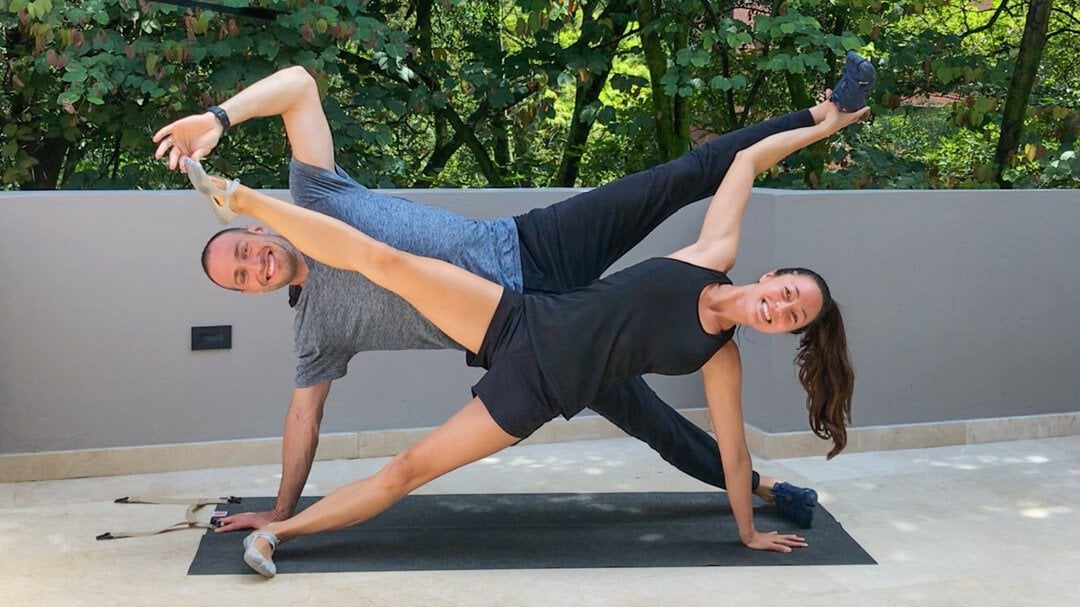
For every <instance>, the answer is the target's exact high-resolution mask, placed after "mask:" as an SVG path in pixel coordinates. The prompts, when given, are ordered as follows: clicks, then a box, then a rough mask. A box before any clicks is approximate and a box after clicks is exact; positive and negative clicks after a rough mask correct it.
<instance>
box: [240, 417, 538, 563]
mask: <svg viewBox="0 0 1080 607" xmlns="http://www.w3.org/2000/svg"><path fill="white" fill-rule="evenodd" d="M518 440H520V439H518V438H517V437H515V436H511V435H509V434H507V433H506V432H505V431H503V430H502V428H500V427H499V425H498V424H496V423H495V420H493V419H492V418H491V415H490V414H489V413H488V411H487V408H486V407H485V406H484V404H483V403H482V402H481V401H480V399H479V398H473V399H472V400H471V401H469V403H468V404H467V405H465V407H464V408H462V409H461V410H460V411H458V412H457V413H456V414H454V416H453V417H451V418H450V419H449V420H447V421H446V422H445V423H444V424H443V425H441V426H439V427H438V428H436V429H435V430H433V431H432V432H431V433H430V434H428V435H427V436H425V437H424V438H422V439H420V441H419V442H417V443H416V444H415V445H413V446H412V447H409V448H408V449H407V450H406V451H404V452H403V453H400V454H398V455H397V456H395V457H394V458H393V459H392V460H390V462H389V463H387V464H386V465H385V466H383V468H382V469H381V470H379V471H378V472H377V473H376V474H375V475H374V476H372V477H369V478H365V479H362V480H359V481H356V482H354V483H351V484H348V485H345V486H344V487H341V488H340V489H337V490H336V491H334V492H333V493H331V494H329V495H327V496H326V497H324V498H323V499H321V500H319V501H318V502H316V503H314V504H312V505H311V506H310V507H308V508H307V509H305V510H303V511H302V512H300V513H299V514H297V515H295V516H293V517H292V518H289V519H286V520H283V521H279V522H276V523H271V524H270V525H267V526H266V527H264V528H263V529H262V530H261V531H266V532H269V533H272V534H274V535H275V536H276V537H277V539H278V540H279V541H283V542H284V541H288V540H290V539H293V538H296V537H300V536H304V535H311V534H313V533H319V532H321V531H331V530H334V529H341V528H342V527H348V526H350V525H355V524H357V523H360V522H363V521H366V520H368V519H370V518H371V517H373V516H375V515H376V514H379V513H380V512H382V511H384V510H386V509H387V508H389V507H390V506H391V505H393V504H394V503H396V502H397V501H398V500H400V499H401V498H402V497H404V496H405V495H407V494H408V493H410V492H412V491H413V490H415V489H416V488H417V487H420V486H421V485H424V484H425V483H428V482H430V481H432V480H434V479H436V478H438V477H440V476H442V475H443V474H446V473H447V472H450V471H451V470H454V469H456V468H460V467H461V466H464V465H465V464H469V463H471V462H475V461H477V460H479V459H481V458H484V457H487V456H489V455H491V454H492V453H495V452H497V451H500V450H502V449H504V448H506V447H509V446H510V445H512V444H514V443H516V442H517V441H518ZM254 545H255V548H256V549H258V550H259V551H260V552H262V554H263V556H264V557H266V558H268V559H269V558H270V557H271V552H272V549H271V548H270V545H269V543H268V542H267V541H266V540H262V539H256V540H255V543H254Z"/></svg>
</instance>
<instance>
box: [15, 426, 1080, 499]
mask: <svg viewBox="0 0 1080 607" xmlns="http://www.w3.org/2000/svg"><path fill="white" fill-rule="evenodd" d="M681 413H683V414H684V415H685V416H686V417H687V418H689V419H690V420H691V421H693V422H694V423H696V424H697V425H699V426H701V427H703V428H706V429H708V427H709V426H708V424H709V421H708V410H707V409H705V408H695V409H682V410H681ZM430 430H431V428H413V429H407V430H378V431H365V432H341V433H334V434H324V435H322V436H321V438H320V440H319V451H318V453H317V455H316V459H317V460H333V459H355V458H361V457H385V456H390V455H394V454H395V453H398V452H400V451H402V450H403V449H405V448H406V447H408V446H409V445H411V444H412V443H414V442H416V441H417V440H418V439H419V438H420V437H422V436H423V435H425V434H427V433H428V432H429V431H430ZM1073 435H1080V412H1071V413H1052V414H1043V415H1028V416H1017V417H1001V418H992V419H973V420H959V421H948V422H931V423H922V424H899V425H890V426H867V427H858V428H850V429H849V430H848V446H847V449H845V450H844V453H859V452H865V451H892V450H898V449H917V448H926V447H943V446H947V445H964V444H975V443H991V442H1001V441H1011V440H1030V439H1038V438H1051V437H1057V436H1073ZM621 436H625V435H624V434H623V433H622V432H621V431H620V430H619V429H618V428H616V427H615V426H613V425H611V424H610V423H608V422H607V421H606V420H604V419H602V418H600V417H597V416H583V417H579V418H575V419H572V420H562V419H559V420H555V421H553V422H551V423H549V424H547V425H546V426H544V427H543V428H541V429H540V430H539V431H538V432H537V433H536V434H534V435H533V436H531V437H529V439H528V440H526V441H524V442H523V443H522V444H526V445H528V444H541V443H557V442H566V441H576V440H593V439H602V438H618V437H621ZM746 441H747V444H748V446H749V447H750V451H751V452H752V453H753V454H754V456H755V457H761V458H766V459H784V458H794V457H810V456H818V455H821V456H824V455H825V453H827V452H828V449H829V446H830V445H831V443H829V442H827V441H822V440H821V439H819V438H817V437H816V436H814V434H813V433H812V432H809V431H801V432H774V433H770V432H765V431H763V430H761V429H759V428H755V427H754V426H751V425H749V424H747V426H746ZM280 457H281V439H280V438H256V439H240V440H224V441H213V442H198V443H179V444H170V445H147V446H140V447H117V448H111V449H82V450H74V451H47V452H40V453H14V454H6V455H0V482H2V483H10V482H23V481H44V480H58V479H69V478H84V477H95V476H116V475H123V474H146V473H154V472H175V471H179V470H196V469H205V468H223V467H232V466H250V465H263V464H277V463H279V462H280Z"/></svg>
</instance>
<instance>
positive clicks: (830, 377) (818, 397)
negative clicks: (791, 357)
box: [775, 268, 855, 459]
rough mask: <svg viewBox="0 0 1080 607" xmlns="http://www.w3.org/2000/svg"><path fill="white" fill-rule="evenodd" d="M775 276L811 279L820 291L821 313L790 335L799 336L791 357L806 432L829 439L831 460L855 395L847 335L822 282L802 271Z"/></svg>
mask: <svg viewBox="0 0 1080 607" xmlns="http://www.w3.org/2000/svg"><path fill="white" fill-rule="evenodd" d="M775 273H776V274H802V275H804V276H809V277H811V278H813V279H814V282H816V283H817V285H818V288H819V289H820V290H821V299H822V306H821V313H819V314H818V315H817V317H816V318H815V319H814V320H812V321H811V322H810V324H808V325H806V326H804V327H802V328H800V329H796V330H795V331H792V333H793V334H796V335H801V337H800V338H799V348H798V350H797V351H796V353H795V365H796V366H797V367H798V368H799V383H800V384H802V387H803V389H804V390H806V409H807V410H808V411H809V414H810V429H811V430H813V431H814V434H816V435H818V436H819V437H821V438H823V439H830V438H831V439H832V441H833V448H832V450H831V451H829V455H828V458H829V459H832V458H833V457H834V456H835V455H836V454H837V453H840V451H842V450H843V449H844V447H845V446H847V425H848V423H850V422H851V395H852V393H853V392H854V391H855V370H854V369H852V367H851V361H850V360H849V359H848V348H847V333H846V332H845V331H844V319H843V317H842V316H841V315H840V307H839V306H838V305H837V304H836V301H835V300H833V298H832V294H831V293H830V292H829V285H827V284H826V283H825V279H823V278H822V277H821V276H819V275H818V274H817V272H814V271H812V270H807V269H806V268H783V269H780V270H776V272H775Z"/></svg>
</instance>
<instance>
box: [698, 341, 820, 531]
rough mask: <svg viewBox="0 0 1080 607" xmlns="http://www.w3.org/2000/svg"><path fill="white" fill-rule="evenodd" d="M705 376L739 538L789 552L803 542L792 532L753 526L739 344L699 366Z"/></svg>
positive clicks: (748, 453)
mask: <svg viewBox="0 0 1080 607" xmlns="http://www.w3.org/2000/svg"><path fill="white" fill-rule="evenodd" d="M701 374H702V377H703V378H704V379H705V398H706V400H707V401H708V404H709V418H710V419H711V420H712V426H713V432H715V433H716V442H717V445H718V447H719V449H720V461H721V462H723V466H724V478H726V479H727V492H728V501H729V502H730V503H731V512H732V514H734V515H735V523H736V525H737V526H738V529H739V539H740V540H742V542H743V544H745V545H746V546H748V547H750V548H754V549H756V550H774V551H776V552H791V549H792V548H794V547H801V546H805V545H806V542H804V541H803V539H802V538H800V537H798V536H796V535H780V534H778V533H776V532H771V533H761V532H759V531H758V530H757V529H756V528H754V509H753V503H752V499H751V490H750V484H751V483H750V475H751V466H752V464H751V461H750V450H749V449H748V448H747V446H746V432H745V430H744V428H743V416H742V362H741V359H740V357H739V347H738V346H737V345H735V342H733V341H729V342H728V343H727V344H725V345H724V347H723V348H720V350H719V351H717V353H716V354H714V355H713V357H712V358H711V359H710V360H709V362H708V363H706V364H705V366H704V367H702V368H701Z"/></svg>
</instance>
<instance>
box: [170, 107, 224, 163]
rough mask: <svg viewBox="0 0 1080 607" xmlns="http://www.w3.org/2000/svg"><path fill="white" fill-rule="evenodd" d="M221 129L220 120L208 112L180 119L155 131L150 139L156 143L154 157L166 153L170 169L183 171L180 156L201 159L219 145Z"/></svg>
mask: <svg viewBox="0 0 1080 607" xmlns="http://www.w3.org/2000/svg"><path fill="white" fill-rule="evenodd" d="M221 131H222V129H221V123H220V122H218V119H217V118H215V117H214V115H213V114H211V113H209V112H205V113H202V114H196V115H194V116H188V117H187V118H181V119H180V120H177V121H176V122H173V123H171V124H168V125H165V126H163V127H161V129H160V130H159V131H158V132H156V133H154V137H153V142H154V143H157V144H158V147H157V150H156V151H155V152H154V158H161V157H162V156H164V155H165V153H166V152H168V153H169V169H173V170H175V169H181V170H183V165H182V164H181V163H180V158H181V157H182V156H190V157H191V159H192V160H202V159H203V158H205V157H206V155H207V154H209V153H210V151H211V150H213V149H214V146H216V145H217V144H218V140H219V139H221Z"/></svg>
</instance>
